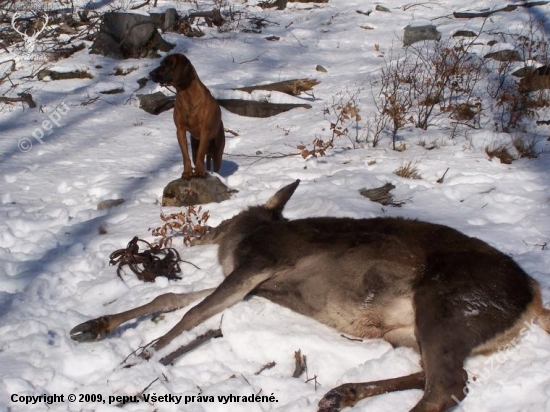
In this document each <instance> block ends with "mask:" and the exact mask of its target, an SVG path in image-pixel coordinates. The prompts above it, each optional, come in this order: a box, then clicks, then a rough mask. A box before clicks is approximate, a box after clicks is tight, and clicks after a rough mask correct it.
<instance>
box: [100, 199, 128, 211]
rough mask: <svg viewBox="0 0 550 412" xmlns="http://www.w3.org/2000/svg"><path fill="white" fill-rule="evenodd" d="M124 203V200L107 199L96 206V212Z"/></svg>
mask: <svg viewBox="0 0 550 412" xmlns="http://www.w3.org/2000/svg"><path fill="white" fill-rule="evenodd" d="M123 203H124V199H107V200H103V201H101V202H99V203H98V204H97V210H105V209H110V208H112V207H115V206H118V205H121V204H123Z"/></svg>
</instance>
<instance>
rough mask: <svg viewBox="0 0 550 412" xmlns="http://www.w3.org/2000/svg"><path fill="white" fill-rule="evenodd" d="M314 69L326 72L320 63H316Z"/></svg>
mask: <svg viewBox="0 0 550 412" xmlns="http://www.w3.org/2000/svg"><path fill="white" fill-rule="evenodd" d="M315 70H317V71H318V72H321V73H326V72H327V69H325V68H324V67H323V66H321V65H320V64H318V65H317V67H315Z"/></svg>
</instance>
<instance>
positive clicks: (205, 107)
mask: <svg viewBox="0 0 550 412" xmlns="http://www.w3.org/2000/svg"><path fill="white" fill-rule="evenodd" d="M149 77H150V78H151V80H153V81H154V82H156V83H160V84H161V85H170V86H173V87H175V88H176V91H177V94H176V105H175V107H174V123H175V124H176V128H177V134H178V143H179V145H180V149H181V154H182V156H183V173H182V175H181V177H182V178H184V179H190V178H191V176H192V173H191V172H192V170H191V158H190V157H189V150H188V148H187V132H189V133H190V134H191V150H192V153H193V160H194V162H195V173H194V174H193V176H195V177H205V168H204V157H205V156H206V157H207V170H211V166H212V162H214V172H216V173H217V172H219V171H220V167H221V164H222V156H223V148H224V146H225V134H224V130H223V123H222V112H221V109H220V106H219V104H218V102H216V99H214V97H213V96H212V94H211V93H210V91H209V90H208V89H207V88H206V86H205V85H204V84H203V83H202V82H201V81H200V79H199V76H198V75H197V72H196V71H195V68H194V67H193V65H192V64H191V62H190V61H189V59H188V58H187V57H185V56H184V55H183V54H172V55H170V56H167V57H166V58H165V59H164V60H163V61H162V63H161V64H160V66H159V67H158V68H157V69H155V70H153V71H152V72H151V73H149Z"/></svg>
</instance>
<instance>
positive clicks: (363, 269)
mask: <svg viewBox="0 0 550 412" xmlns="http://www.w3.org/2000/svg"><path fill="white" fill-rule="evenodd" d="M298 184H299V180H297V181H296V182H294V183H292V184H290V185H288V186H286V187H284V188H282V189H280V190H279V191H278V192H277V193H276V194H275V195H274V196H272V197H271V198H270V199H269V200H268V201H267V203H266V204H265V205H263V206H255V207H250V208H249V209H247V210H245V211H243V212H241V213H239V214H238V215H236V216H234V217H233V218H231V219H228V220H225V221H224V222H222V223H221V224H220V225H219V226H218V227H216V228H213V229H211V231H210V232H209V233H208V234H207V235H206V236H205V237H203V238H202V239H200V240H198V241H197V242H196V244H217V245H219V250H218V258H219V261H220V264H221V265H222V267H223V272H224V274H225V276H226V277H225V279H224V280H223V282H222V283H221V284H220V285H219V286H218V287H217V288H215V289H209V290H204V291H200V292H196V293H191V294H179V295H178V294H171V293H168V294H165V295H161V296H159V297H157V298H156V299H154V300H153V301H152V302H150V303H149V304H146V305H144V306H141V307H139V308H136V309H132V310H130V311H127V312H123V313H119V314H117V315H109V316H103V317H101V318H97V319H94V320H91V321H88V322H85V323H83V324H80V325H78V326H76V327H75V328H74V329H72V330H71V332H70V334H71V337H72V338H73V339H74V340H77V341H90V340H96V339H99V338H102V337H103V336H105V335H106V334H107V333H109V332H111V331H112V330H113V329H115V328H116V327H117V326H119V325H120V324H121V323H123V322H126V321H128V320H130V319H133V318H135V317H138V316H143V315H145V314H148V313H152V312H159V311H170V310H175V309H178V308H181V307H184V306H186V305H188V304H189V303H191V301H192V300H196V299H200V298H205V299H204V300H203V301H201V302H200V303H199V304H197V305H196V306H195V307H193V308H192V309H191V310H189V311H188V312H187V313H186V314H185V315H184V316H183V318H182V319H181V321H180V322H179V323H178V324H177V325H176V326H175V327H174V328H173V329H172V330H170V331H169V332H168V333H167V334H166V335H164V336H162V337H161V338H160V339H158V340H157V341H156V343H154V344H153V345H152V351H149V352H147V353H145V357H150V356H151V354H152V353H153V352H154V351H158V350H160V349H163V348H165V347H166V346H167V345H168V344H169V343H170V342H171V341H172V339H174V338H175V337H176V336H178V335H180V334H181V333H182V332H184V331H189V330H191V329H193V328H194V327H195V326H197V325H198V324H200V323H201V322H203V321H205V320H206V319H208V318H210V317H211V316H213V315H215V314H217V313H219V312H221V311H223V310H224V309H226V308H228V307H230V306H231V305H233V304H235V303H236V302H239V301H241V300H242V299H243V298H244V297H245V296H247V295H251V294H254V295H257V296H261V297H264V298H267V299H269V300H271V301H273V302H275V303H278V304H280V305H282V306H285V307H287V308H290V309H292V310H294V311H296V312H299V313H301V314H304V315H306V316H309V317H311V318H314V319H317V320H318V321H320V322H322V323H325V324H327V325H329V326H332V327H334V328H336V329H337V330H339V331H340V332H343V333H346V334H350V335H354V336H357V337H362V338H382V339H385V340H386V341H388V342H390V343H391V344H392V345H394V346H408V347H411V348H414V349H415V350H417V351H418V352H419V353H420V354H421V363H422V366H423V369H424V372H420V373H416V374H412V375H409V376H405V377H399V378H393V379H387V380H381V381H376V382H367V383H348V384H344V385H341V386H339V387H337V388H335V389H332V390H331V391H329V392H328V393H327V394H326V395H325V396H324V397H323V398H322V399H321V401H320V402H319V411H322V412H334V411H339V410H340V409H341V408H344V407H346V406H351V405H354V404H355V403H356V402H357V401H359V400H360V399H363V398H365V397H367V396H373V395H376V394H380V393H384V392H389V391H396V390H404V389H424V395H423V397H422V399H421V400H420V401H419V403H418V404H417V405H416V406H415V407H414V408H413V409H412V411H414V412H439V411H445V410H447V409H448V408H451V407H452V406H455V405H456V403H455V401H456V400H459V401H461V400H462V399H464V397H465V394H464V391H463V388H464V386H465V383H466V374H465V371H464V369H463V363H464V360H465V359H466V358H467V357H468V356H470V355H474V354H489V353H491V352H493V351H495V350H498V349H499V348H501V347H503V346H504V345H506V344H507V343H508V342H509V341H511V339H513V338H514V337H516V336H517V335H518V334H519V332H520V330H521V328H522V327H523V323H524V322H525V321H528V322H529V321H534V322H537V323H538V324H539V325H540V326H541V327H542V328H544V330H546V331H547V332H550V310H548V309H544V308H543V306H542V302H541V292H540V287H539V285H538V284H537V282H536V281H535V280H534V279H532V278H530V277H529V276H528V275H527V274H526V273H525V272H524V271H523V270H522V269H521V268H520V267H519V266H518V265H517V264H516V263H515V262H514V261H513V260H512V259H511V258H510V257H508V256H506V255H505V254H503V253H501V252H499V251H498V250H496V249H494V248H493V247H491V246H489V245H488V244H487V243H485V242H483V241H481V240H479V239H476V238H472V237H469V236H466V235H464V234H462V233H460V232H458V231H457V230H455V229H452V228H450V227H447V226H442V225H437V224H432V223H426V222H419V221H415V220H406V219H401V218H387V217H384V218H373V219H351V218H333V217H316V218H306V219H299V220H292V221H288V220H286V219H285V218H283V215H282V212H283V208H284V207H285V205H286V203H287V202H288V200H289V199H290V197H291V196H292V194H293V193H294V191H295V190H296V188H297V186H298Z"/></svg>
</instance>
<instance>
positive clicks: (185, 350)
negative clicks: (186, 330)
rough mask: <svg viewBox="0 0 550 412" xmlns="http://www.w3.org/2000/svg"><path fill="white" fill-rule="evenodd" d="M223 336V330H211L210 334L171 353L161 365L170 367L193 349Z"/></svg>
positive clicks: (205, 334)
mask: <svg viewBox="0 0 550 412" xmlns="http://www.w3.org/2000/svg"><path fill="white" fill-rule="evenodd" d="M222 336H223V334H222V330H221V329H211V330H209V331H208V332H206V333H204V334H202V335H199V336H197V337H196V338H195V339H193V340H192V341H191V342H189V343H188V344H186V345H183V346H181V347H179V348H178V349H177V350H175V351H174V352H172V353H170V354H169V355H166V356H165V357H164V358H162V359H161V360H160V363H161V364H163V365H165V366H167V365H170V364H171V363H172V362H174V360H176V359H177V358H179V357H180V356H182V355H185V354H186V353H188V352H191V351H192V350H193V349H195V348H198V347H199V346H201V345H202V344H203V343H206V342H208V341H209V340H210V339H216V338H221V337H222Z"/></svg>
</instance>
